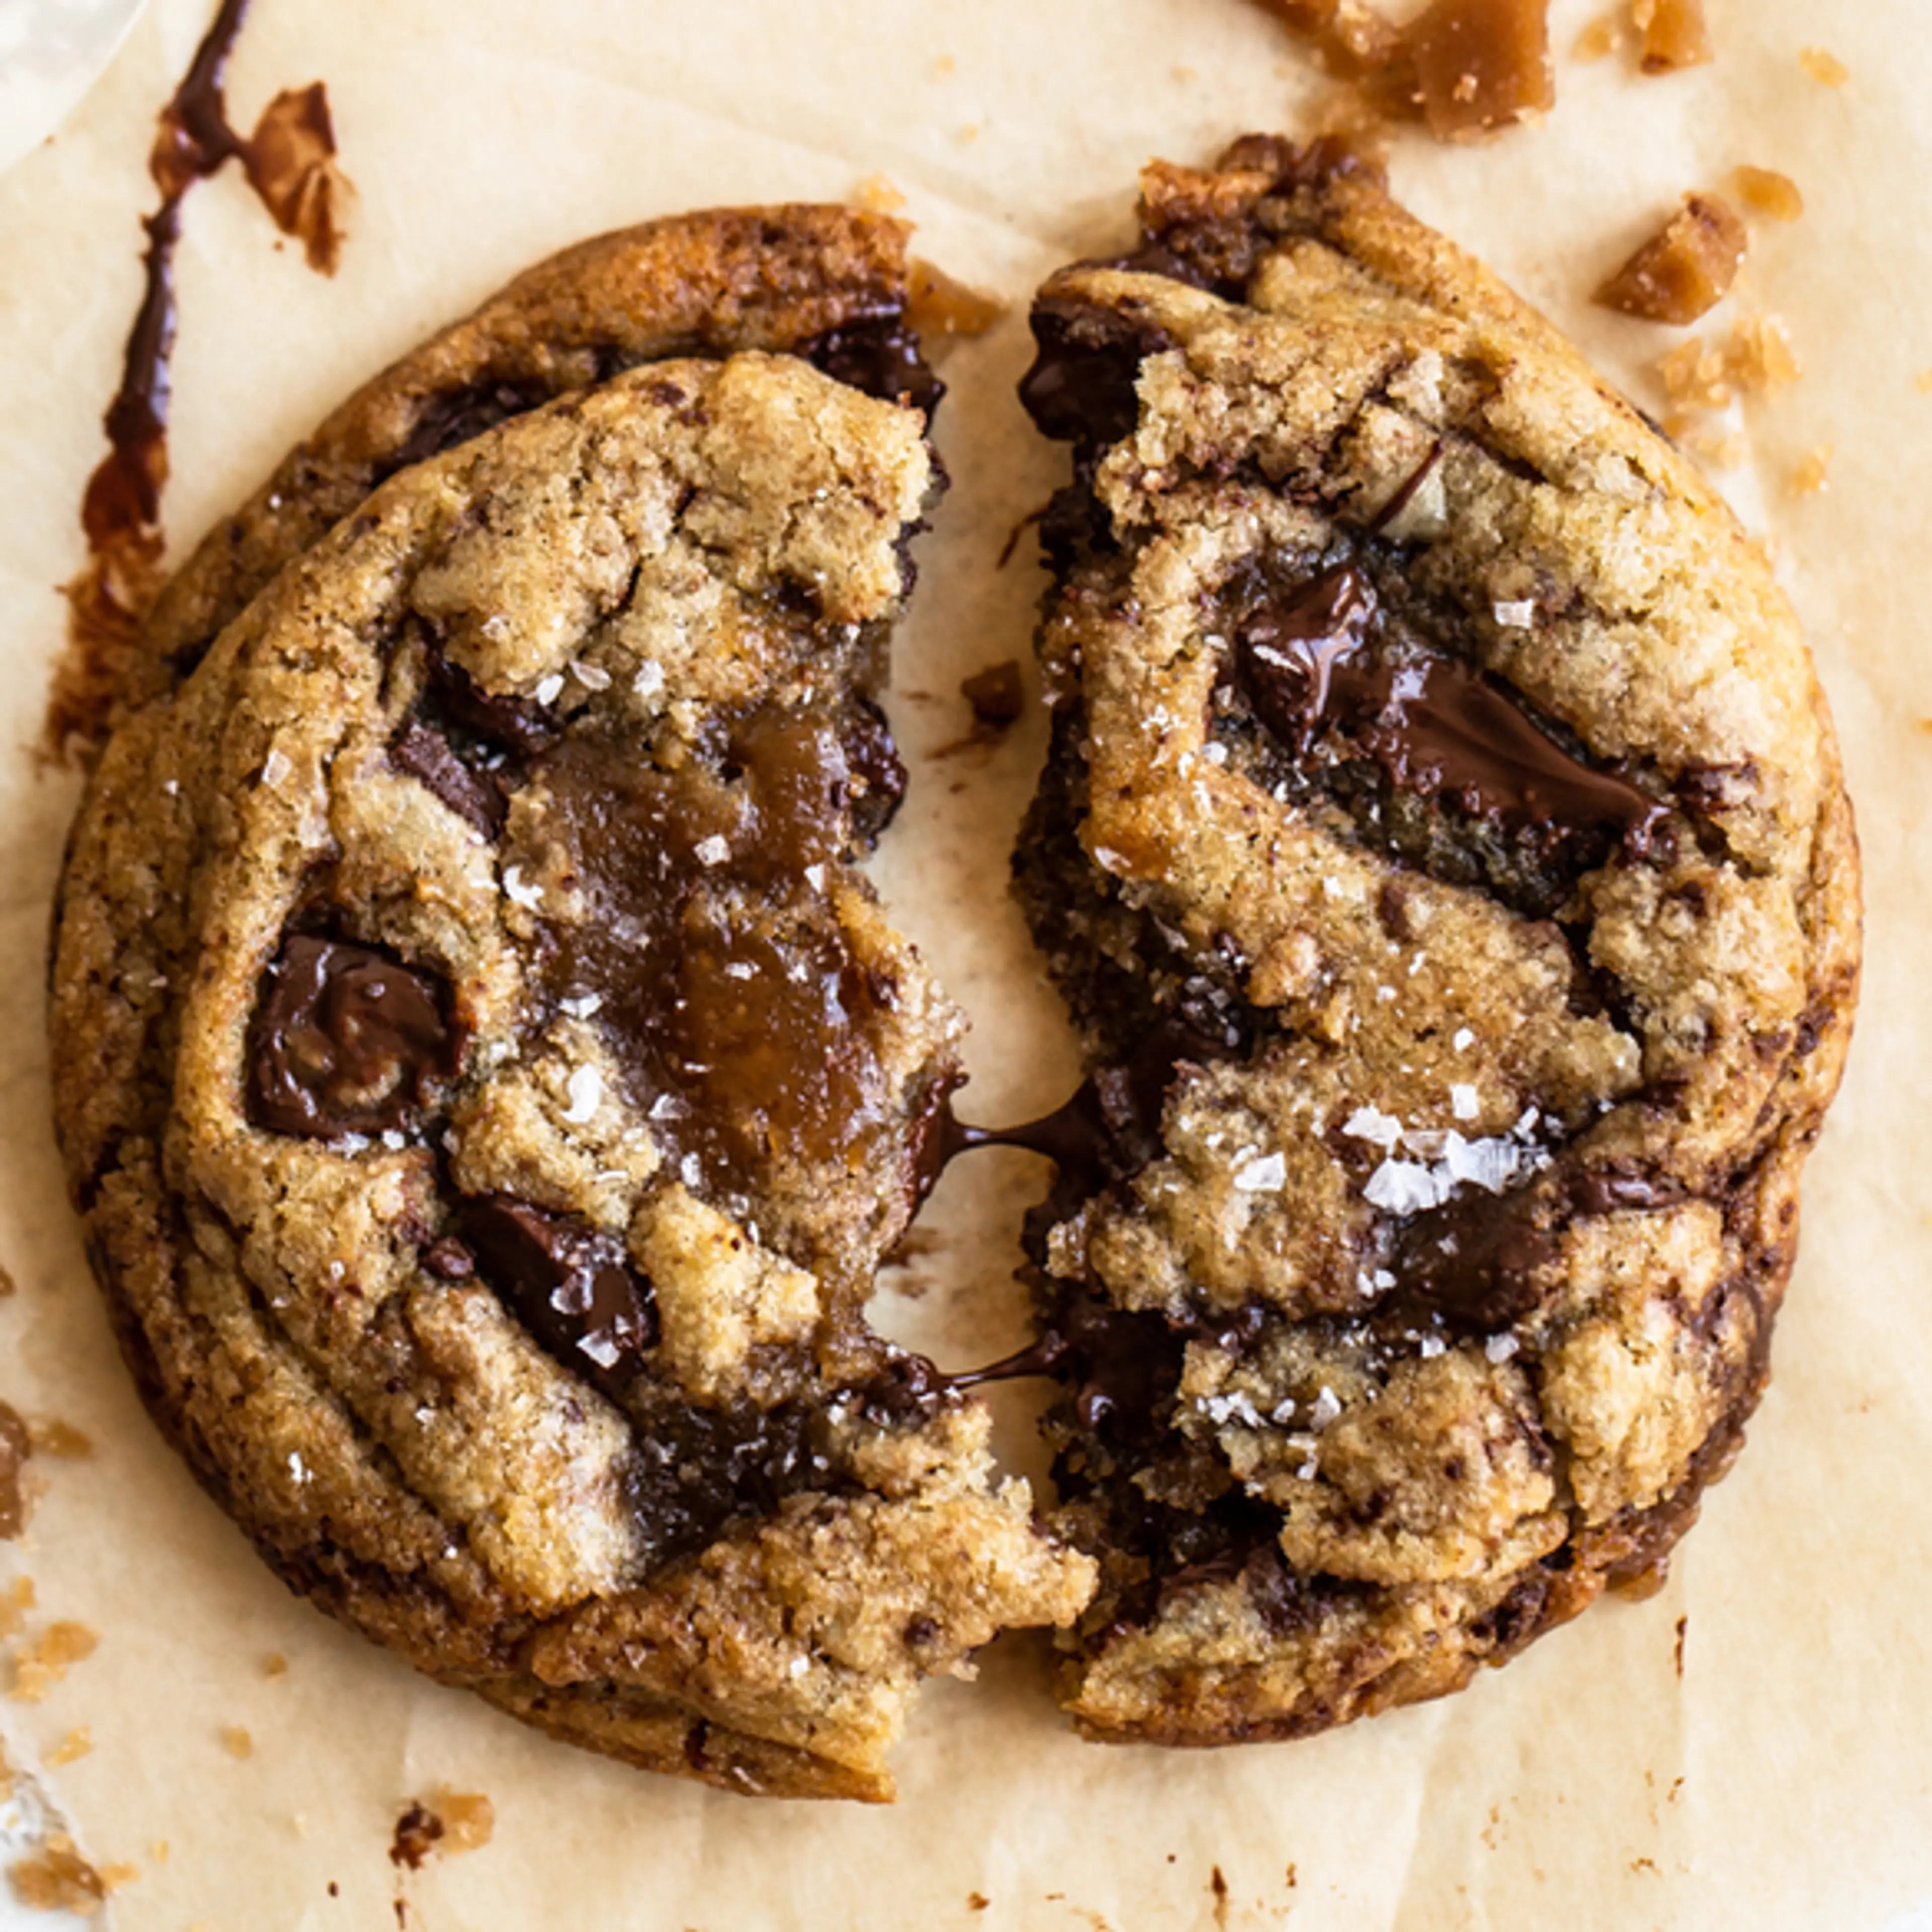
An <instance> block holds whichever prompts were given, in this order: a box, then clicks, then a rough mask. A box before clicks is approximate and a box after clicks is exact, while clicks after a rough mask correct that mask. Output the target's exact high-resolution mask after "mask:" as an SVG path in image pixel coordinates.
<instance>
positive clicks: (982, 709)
mask: <svg viewBox="0 0 1932 1932" xmlns="http://www.w3.org/2000/svg"><path fill="white" fill-rule="evenodd" d="M959 694H960V696H961V697H963V698H965V700H966V702H967V703H968V704H970V705H971V706H972V707H973V715H974V719H975V720H976V721H977V722H978V723H980V724H983V725H986V726H988V727H991V728H993V729H1004V727H1006V726H1007V725H1009V724H1013V723H1015V722H1016V721H1018V720H1019V717H1020V716H1021V715H1022V712H1024V711H1025V709H1026V687H1025V685H1024V684H1022V682H1021V679H1020V667H1019V664H1017V663H1016V661H1014V660H1013V658H1005V659H1004V660H1003V661H1001V662H1000V663H998V664H989V666H988V667H986V670H980V671H975V672H974V673H973V675H972V676H971V677H968V678H962V679H961V680H960V683H959Z"/></svg>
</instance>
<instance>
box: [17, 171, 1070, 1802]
mask: <svg viewBox="0 0 1932 1932" xmlns="http://www.w3.org/2000/svg"><path fill="white" fill-rule="evenodd" d="M903 239H904V236H903V230H902V229H901V228H900V227H899V226H898V224H896V223H890V222H887V221H884V220H879V219H876V218H871V217H864V216H862V215H859V214H854V213H853V212H851V211H846V210H841V209H811V208H793V209H779V210H765V211H757V210H750V211H726V212H724V213H721V214H715V215H709V216H698V217H688V218H685V219H682V220H676V221H672V222H667V223H658V224H655V225H653V226H650V227H648V228H646V229H640V230H636V231H631V232H630V233H625V234H623V235H619V236H611V237H607V238H605V239H602V240H601V241H598V242H592V243H589V244H587V245H585V246H584V247H583V248H580V249H577V250H575V251H571V253H569V254H566V255H565V256H563V257H559V259H558V260H556V261H554V262H552V263H547V264H545V265H544V266H541V267H540V268H538V269H536V270H535V271H533V272H532V273H531V274H530V275H527V276H526V277H524V278H522V279H521V280H520V281H519V282H517V284H514V285H512V287H511V288H510V289H509V290H508V291H506V292H505V294H504V295H502V296H499V297H498V298H497V299H495V300H494V301H493V302H490V303H488V304H486V305H485V306H484V308H483V309H482V310H481V311H478V314H476V315H475V316H473V317H470V318H469V319H468V320H466V321H464V322H463V323H459V324H458V325H456V326H455V327H454V328H452V329H449V330H448V331H446V332H444V333H443V335H440V336H439V337H437V338H435V339H434V340H433V341H431V342H430V343H429V344H426V345H425V347H423V348H422V349H421V350H418V351H417V352H416V353H414V354H413V355H412V356H410V357H408V358H406V359H404V362H401V363H400V364H398V365H396V367H395V368H393V369H392V370H390V371H387V372H386V374H384V375H383V376H382V377H379V378H378V379H377V380H376V381H375V382H374V383H372V384H371V386H369V387H368V388H367V389H365V390H364V391H363V392H361V394H359V395H358V396H357V397H356V398H353V399H352V400H351V401H350V402H349V403H348V404H346V405H344V407H343V408H342V409H341V410H338V412H337V413H336V414H335V416H332V417H331V418H330V419H329V420H328V422H326V423H325V424H324V425H323V426H322V428H321V429H320V431H318V432H317V434H316V435H315V436H314V437H312V438H311V440H309V442H308V443H306V444H305V445H304V446H302V448H301V449H298V450H297V451H296V452H294V453H293V455H291V456H290V458H288V460H287V461H286V462H285V463H284V464H283V465H282V466H281V468H280V469H278V472H277V473H276V475H275V477H273V478H271V479H270V481H269V483H268V484H266V485H265V486H264V487H263V489H262V490H260V491H259V492H258V493H257V494H256V496H254V498H252V499H251V500H250V502H248V504H247V505H245V506H244V507H243V508H242V511H240V512H239V514H237V515H236V517H233V518H231V519H229V520H228V521H226V523H223V525H222V526H220V528H219V529H217V532H215V534H214V535H212V536H211V538H209V539H208V541H207V542H206V543H205V544H203V545H202V547H201V549H200V550H199V552H197V553H196V555H195V556H193V559H191V560H190V562H189V563H188V565H187V566H186V568H184V570H183V571H182V572H181V574H180V575H179V576H178V577H177V578H176V579H175V582H174V583H173V584H172V586H169V589H168V590H167V592H166V594H165V595H163V598H161V600H160V603H159V604H158V605H157V607H156V609H155V610H154V613H153V614H152V616H151V619H150V620H149V622H148V625H147V627H146V628H145V631H144V633H143V634H142V638H141V640H140V645H139V650H138V652H137V653H136V657H135V659H134V661H133V662H131V663H130V664H128V665H127V667H125V675H124V682H123V687H122V690H121V700H120V703H119V705H118V728H117V729H116V730H115V732H114V734H113V736H112V738H111V739H110V742H108V744H107V748H106V749H105V751H104V753H103V754H102V755H101V759H100V762H99V764H98V768H97V769H96V771H95V775H94V778H93V781H92V784H91V786H90V788H89V793H88V796H87V799H86V802H85V804H84V805H83V811H82V814H81V817H80V822H79V824H78V826H77V831H76V835H75V838H74V846H73V850H72V855H71V859H70V862H69V864H68V868H67V871H66V874H65V878H64V880H63V883H62V893H61V900H60V905H59V908H58V935H57V948H58V959H57V965H56V970H55V1000H54V1010H53V1016H52V1025H53V1047H54V1060H55V1077H56V1091H57V1094H58V1117H59V1118H58V1124H59V1130H60V1134H61V1139H62V1146H63V1149H64V1151H65V1157H66V1160H67V1162H68V1169H69V1172H70V1175H71V1178H72V1181H73V1185H74V1193H75V1196H76V1199H77V1202H78V1204H79V1205H80V1208H81V1211H82V1212H83V1214H84V1215H85V1217H86V1220H87V1223H88V1232H89V1241H90V1245H91V1247H92V1252H93V1254H94V1256H95V1263H96V1266H97V1268H98V1271H99V1272H100V1274H101V1278H102V1281H103V1283H104V1286H105V1288H106V1289H107V1295H108V1298H109V1301H110V1306H111V1307H112V1309H113V1313H114V1315H115V1319H116V1322H117V1324H118V1328H119V1330H120V1333H121V1340H122V1342H123V1344H124V1349H125V1352H126V1353H127V1355H128V1357H129V1359H130V1361H131V1363H132V1364H133V1367H134V1368H135V1370H136V1374H137V1376H138V1377H139V1380H140V1383H141V1385H142V1390H143V1392H144V1394H145V1397H146V1398H147V1400H148V1403H149V1405H150V1406H151V1409H153V1411H154V1413H155V1415H156V1416H157V1418H158V1419H159V1420H160V1422H161V1423H162V1424H163V1427H165V1428H166V1430H167V1431H168V1432H169V1434H170V1435H171V1436H173V1437H174V1438H175V1440H176V1442H178V1444H179V1445H180V1446H181V1448H182V1449H183V1450H184V1452H185V1453H186V1454H187V1457H188V1459H189V1460H190V1463H191V1464H192V1465H193V1468H194V1469H195V1471H196V1474H197V1475H198V1476H199V1478H201V1480H202V1482H203V1483H204V1484H205V1485H206V1486H207V1487H208V1488H209V1489H210V1490H211V1491H212V1492H213V1493H214V1494H215V1496H217V1498H218V1499H220V1501H221V1502H223V1505H225V1506H226V1508H228V1510H229V1511H230V1513H231V1514H233V1515H234V1516H235V1517H236V1519H237V1520H238V1521H239V1523H241V1524H242V1526H243V1527H244V1528H245V1529H247V1530H248V1532H249V1533H250V1534H251V1535H252V1536H253V1537H254V1539H255V1541H256V1542H257V1544H258V1545H259V1547H260V1548H261V1549H262V1550H263V1553H264V1554H265V1555H266V1556H267V1557H268V1558H269V1561H270V1562H272V1564H273V1565H275V1567H276V1568H277V1569H278V1571H280V1572H281V1574H282V1575H283V1576H284V1577H285V1578H286V1579H287V1580H288V1581H289V1582H290V1583H291V1584H292V1585H293V1586H294V1587H296V1588H297V1589H300V1590H302V1591H304V1592H307V1593H308V1595H311V1597H313V1598H314V1599H315V1600H316V1601H317V1602H319V1603H320V1604H323V1606H324V1607H327V1608H329V1610H332V1611H333V1612H335V1613H336V1614H338V1616H342V1617H343V1618H344V1619H346V1620H347V1621H348V1622H350V1623H352V1624H353V1625H355V1626H356V1627H357V1628H359V1629H361V1630H362V1631H364V1632H365V1634H368V1635H369V1636H371V1637H373V1638H374V1639H375V1640H377V1641H379V1642H380V1643H385V1644H386V1645H388V1646H390V1647H391V1648H392V1649H395V1650H396V1651H398V1652H400V1653H401V1655H404V1657H406V1658H408V1659H410V1661H412V1662H413V1663H414V1664H416V1665H418V1666H419V1667H420V1668H422V1669H424V1670H427V1671H428V1672H430V1673H431V1674H433V1675H434V1676H437V1677H440V1678H441V1679H443V1680H445V1681H446V1682H452V1683H455V1684H458V1685H463V1686H466V1687H467V1688H470V1689H472V1690H474V1691H477V1692H478V1693H479V1694H481V1695H482V1696H484V1697H487V1698H488V1699H489V1700H491V1701H492V1702H493V1703H496V1704H498V1705H499V1706H502V1707H503V1708H505V1709H508V1710H509V1711H511V1712H514V1713H515V1714H516V1715H518V1716H520V1717H523V1718H526V1719H527V1720H529V1721H531V1722H532V1723H533V1724H538V1725H539V1726H541V1727H543V1728H544V1729H546V1730H550V1731H551V1732H553V1733H556V1735H558V1736H561V1737H563V1738H565V1739H570V1740H571V1741H573V1742H578V1743H580V1744H585V1745H590V1746H592V1747H593V1748H597V1749H599V1750H602V1751H607V1752H610V1753H611V1754H614V1755H616V1756H618V1757H623V1758H625V1759H628V1760H630V1761H631V1762H632V1763H636V1764H639V1765H641V1766H646V1767H649V1768H651V1769H659V1770H664V1771H668V1772H674V1773H677V1774H679V1775H688V1776H695V1777H698V1778H704V1779H707V1780H709V1781H711V1782H712V1783H715V1784H720V1785H722V1786H724V1787H727V1788H728V1789H733V1790H744V1791H750V1792H760V1793H787V1794H794V1795H835V1796H858V1797H865V1798H880V1797H883V1796H889V1795H890V1791H891V1781H890V1777H889V1772H887V1770H886V1767H885V1763H884V1752H885V1750H886V1746H887V1745H889V1742H891V1739H892V1736H893V1735H894V1734H895V1732H896V1730H897V1729H898V1725H899V1724H900V1721H901V1718H902V1715H903V1712H904V1707H905V1705H906V1703H907V1699H908V1697H910V1694H911V1692H912V1691H913V1688H914V1687H915V1686H916V1683H917V1682H918V1680H919V1679H921V1678H922V1677H923V1676H928V1675H930V1674H932V1673H934V1672H935V1671H942V1670H947V1669H949V1668H950V1667H953V1666H954V1665H956V1664H957V1663H959V1661H960V1660H962V1658H965V1656H966V1655H968V1653H969V1652H971V1651H972V1650H973V1649H975V1648H976V1647H977V1646H980V1645H981V1644H983V1643H986V1641H987V1640H989V1638H990V1637H992V1636H993V1635H994V1634H995V1633H996V1631H998V1630H999V1629H1001V1628H1004V1627H1007V1626H1009V1625H1025V1624H1035V1623H1040V1622H1054V1621H1056V1620H1058V1621H1061V1622H1066V1621H1068V1620H1070V1619H1071V1618H1072V1617H1073V1615H1074V1614H1076V1613H1077V1611H1078V1610H1079V1607H1080V1606H1081V1604H1082V1603H1084V1601H1085V1599H1086V1598H1087V1596H1088V1595H1089V1594H1091V1588H1092V1576H1091V1565H1089V1563H1088V1561H1087V1559H1085V1558H1083V1557H1082V1556H1079V1555H1078V1554H1076V1553H1071V1552H1069V1551H1067V1550H1065V1549H1064V1548H1062V1547H1059V1546H1058V1545H1056V1544H1053V1543H1052V1542H1051V1541H1047V1540H1045V1539H1043V1538H1041V1537H1040V1535H1038V1534H1037V1532H1036V1528H1035V1524H1034V1518H1033V1515H1032V1511H1031V1505H1030V1499H1029V1498H1028V1493H1027V1490H1026V1487H1025V1484H1019V1483H1013V1484H1006V1485H1004V1486H1001V1485H1000V1484H998V1483H997V1482H996V1481H995V1478H994V1475H993V1472H992V1469H991V1465H990V1463H989V1458H988V1456H987V1454H986V1429H987V1418H986V1413H985V1412H984V1411H983V1409H981V1408H980V1407H979V1406H977V1404H974V1403H969V1402H968V1401H967V1400H965V1399H964V1398H963V1397H958V1396H956V1395H954V1394H953V1393H952V1392H951V1391H949V1390H947V1388H945V1387H944V1385H941V1384H939V1383H938V1382H935V1379H933V1378H932V1376H931V1375H930V1373H929V1370H927V1367H926V1365H925V1364H922V1363H920V1362H919V1361H917V1360H916V1358H906V1357H904V1356H903V1355H901V1354H900V1353H899V1352H897V1351H896V1350H895V1349H892V1347H890V1346H889V1345H888V1344H886V1343H884V1342H883V1341H882V1340H880V1339H879V1338H877V1337H875V1336H874V1335H873V1334H871V1331H869V1330H868V1328H866V1327H865V1324H864V1322H863V1319H862V1305H863V1303H864V1301H865V1296H866V1295H867V1293H868V1289H869V1286H870V1283H871V1277H872V1274H873V1273H874V1270H875V1268H876V1267H877V1263H878V1261H879V1259H880V1256H881V1255H882V1254H883V1253H885V1252H886V1250H887V1249H888V1248H889V1247H890V1245H891V1244H892V1242H893V1241H895V1239H896V1238H897V1237H898V1234H899V1233H900V1232H901V1230H902V1229H903V1228H904V1225H905V1223H906V1222H907V1220H908V1219H909V1217H910V1214H911V1213H912V1212H913V1209H914V1208H915V1207H916V1205H917V1201H918V1199H919V1193H920V1192H921V1190H922V1186H923V1184H924V1180H925V1172H924V1169H923V1166H922V1160H921V1150H922V1147H923V1145H924V1137H925V1132H926V1122H927V1121H928V1118H929V1115H931V1114H932V1111H933V1110H934V1109H935V1108H936V1107H938V1106H939V1105H940V1103H941V1101H942V1100H943V1097H944V1094H945V1093H946V1092H947V1091H948V1090H949V1089H950V1087H951V1086H952V1085H954V1084H956V1081H957V1078H958V1060H957V1041H958V1037H959V1031H960V1022H959V1019H958V1016H957V1015H956V1013H955V1012H954V1010H953V1008H952V1007H951V1006H950V1004H949V1003H948V1002H947V1000H946V999H945V998H944V995H943V994H942V993H941V992H940V991H939V989H938V988H937V987H936V986H935V984H934V983H933V982H932V980H931V978H930V977H929V974H927V973H926V970H925V968H924V967H923V965H922V963H921V962H920V961H919V959H918V957H917V956H916V954H915V953H913V951H912V950H911V949H910V947H908V946H907V944H906V943H905V942H904V941H903V940H901V938H899V937H898V935H896V934H895V933H894V932H892V930H891V929H890V928H889V926H888V925H887V924H886V921H885V919H884V918H883V915H882V913H881V911H880V907H879V906H878V904H877V901H876V899H875V898H874V896H873V895H872V893H871V890H870V889H869V887H868V885H867V883H866V882H865V879H864V877H863V876H862V874H861V873H860V872H859V870H858V869H857V868H856V860H857V859H859V858H861V857H862V856H863V854H864V853H865V850H867V849H868V847H869V845H870V844H871V840H872V838H874V836H875V835H876V833H877V831H878V829H880V826H882V825H883V823H884V821H885V820H886V818H887V817H889V814H890V812H891V811H892V807H893V805H895V803H896V802H897V800H898V794H899V791H900V789H901V786H902V784H903V778H904V774H903V772H902V771H901V769H900V767H899V766H898V760H897V757H896V755H895V753H894V751H893V748H892V742H891V739H890V736H889V733H887V732H886V730H885V727H884V724H883V719H882V718H881V715H880V712H879V711H878V710H877V706H876V705H875V703H874V697H875V695H876V693H877V689H878V687H879V685H880V683H881V682H883V675H884V670H885V662H886V634H887V629H888V626H889V623H890V622H891V620H892V618H893V617H894V616H895V615H896V613H897V612H898V607H899V606H900V604H901V601H902V598H903V595H904V586H905V583H906V580H907V567H906V565H905V561H904V544H905V542H906V541H907V538H908V537H909V535H910V533H911V532H912V530H913V528H914V527H915V526H916V523H917V521H918V520H919V517H920V516H921V514H922V511H923V510H924V509H925V508H926V506H927V505H928V503H929V499H930V498H931V496H932V495H933V493H934V491H935V469H934V465H933V463H932V459H931V457H930V454H929V450H928V448H927V446H926V441H925V437H924V429H925V416H924V413H923V411H924V409H925V408H926V407H929V405H930V404H931V402H932V400H933V398H934V397H935V394H936V386H935V385H934V384H933V383H932V379H931V377H930V376H929V374H927V372H926V371H925V369H924V366H923V365H922V363H921V362H919V359H918V354H917V347H916V343H914V342H913V341H912V339H911V338H910V334H909V332H907V329H906V328H905V327H904V317H903V308H904V287H905V278H904V263H903V259H902V248H903ZM787 352H788V353H787ZM868 392H874V393H868Z"/></svg>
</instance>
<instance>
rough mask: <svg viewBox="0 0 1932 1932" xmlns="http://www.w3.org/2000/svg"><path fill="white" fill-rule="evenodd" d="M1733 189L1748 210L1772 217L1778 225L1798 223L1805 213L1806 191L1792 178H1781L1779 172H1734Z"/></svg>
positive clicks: (1743, 169)
mask: <svg viewBox="0 0 1932 1932" xmlns="http://www.w3.org/2000/svg"><path fill="white" fill-rule="evenodd" d="M1731 185H1732V186H1733V187H1734V188H1736V190H1737V194H1738V199H1739V200H1740V201H1742V202H1743V203H1744V205H1745V206H1746V207H1747V208H1750V209H1751V211H1753V212H1754V213H1755V214H1768V215H1769V216H1770V217H1771V218H1772V220H1774V221H1796V220H1798V218H1799V217H1800V216H1801V215H1802V214H1804V212H1805V196H1804V193H1803V192H1802V190H1801V189H1800V188H1799V185H1798V184H1797V183H1796V181H1793V179H1792V178H1791V177H1790V175H1786V174H1780V173H1779V172H1778V170H1777V169H1775V168H1754V167H1751V166H1748V165H1746V166H1739V167H1736V168H1733V169H1732V170H1731Z"/></svg>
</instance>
